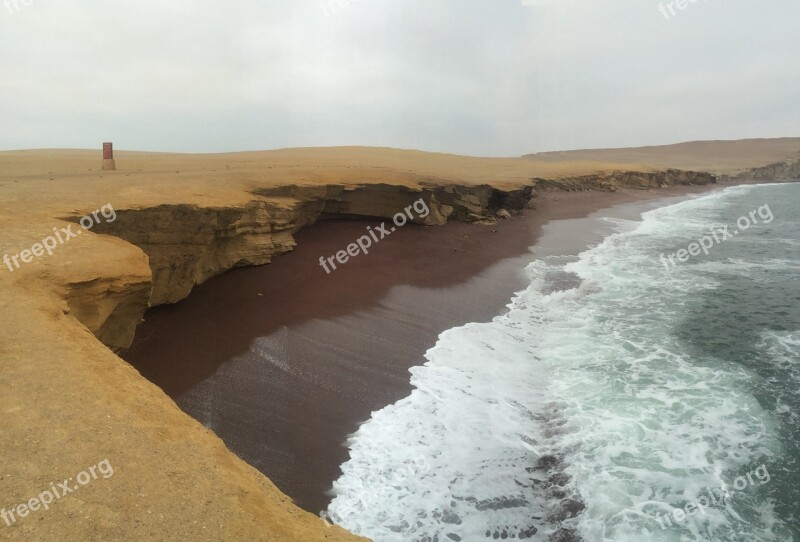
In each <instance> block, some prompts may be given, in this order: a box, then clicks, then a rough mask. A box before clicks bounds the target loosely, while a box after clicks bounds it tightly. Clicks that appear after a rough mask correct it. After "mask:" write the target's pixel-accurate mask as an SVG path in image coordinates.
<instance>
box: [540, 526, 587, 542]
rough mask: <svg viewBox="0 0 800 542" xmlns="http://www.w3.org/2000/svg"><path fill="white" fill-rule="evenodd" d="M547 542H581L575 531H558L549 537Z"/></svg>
mask: <svg viewBox="0 0 800 542" xmlns="http://www.w3.org/2000/svg"><path fill="white" fill-rule="evenodd" d="M547 542H582V539H581V537H580V536H579V535H578V533H577V532H576V531H575V529H559V530H557V531H556V532H554V533H553V534H551V535H550V536H549V537H547Z"/></svg>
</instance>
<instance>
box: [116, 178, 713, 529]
mask: <svg viewBox="0 0 800 542" xmlns="http://www.w3.org/2000/svg"><path fill="white" fill-rule="evenodd" d="M712 188H714V187H677V188H671V189H667V190H659V191H649V192H643V191H626V192H617V193H596V192H579V193H564V192H554V193H545V194H542V195H541V196H540V197H539V198H537V208H536V210H529V211H527V212H526V214H525V215H524V216H521V217H513V218H512V219H511V220H508V221H501V222H500V223H499V224H498V225H497V226H480V225H470V224H461V223H452V224H448V225H446V226H443V227H421V226H406V227H404V228H400V229H398V230H397V231H396V232H395V233H393V234H392V235H391V236H389V237H387V238H386V239H384V240H382V241H381V242H380V243H379V244H377V245H375V246H373V247H372V249H371V251H370V254H369V255H366V256H363V255H362V256H358V257H356V258H354V259H351V260H350V261H349V262H348V263H347V264H345V265H343V266H340V268H339V269H338V270H336V271H334V272H333V273H331V274H326V273H325V271H324V270H323V269H322V268H321V267H320V265H319V257H320V256H325V257H327V256H330V255H332V254H335V253H336V252H337V251H338V250H342V249H343V248H345V246H346V245H347V244H349V243H351V242H353V241H355V239H357V238H358V237H360V236H361V235H363V234H364V231H365V229H366V227H367V226H373V227H374V226H375V225H377V224H379V222H372V221H340V220H337V221H324V222H320V223H318V224H316V225H314V226H311V227H308V228H306V229H304V230H303V231H301V232H300V233H299V234H298V235H297V236H296V237H297V242H298V247H297V249H296V250H295V251H294V252H292V253H291V254H287V255H284V256H281V257H279V258H277V259H276V260H275V261H274V263H273V264H271V265H267V266H263V267H256V268H248V269H240V270H235V271H232V272H229V273H227V274H226V275H224V276H221V277H217V278H215V279H213V280H211V281H209V282H208V283H206V284H204V285H202V286H199V287H197V288H196V289H195V291H194V292H193V293H192V295H191V296H190V297H189V298H188V299H186V300H185V301H183V302H181V303H179V304H177V305H172V306H165V307H159V308H156V309H153V310H152V311H150V312H148V314H147V317H146V322H144V323H143V324H142V325H141V326H140V328H139V330H138V332H137V338H136V341H135V343H134V345H133V346H132V347H131V348H130V349H129V350H127V351H125V352H123V353H122V357H123V358H124V359H126V360H127V361H129V362H130V363H132V364H133V365H134V366H135V367H136V368H137V369H138V370H139V371H140V372H141V373H142V374H143V375H144V376H145V377H147V378H148V379H150V380H151V381H152V382H154V383H156V384H157V385H159V386H161V387H162V389H164V390H165V391H166V392H167V393H168V394H169V395H170V396H171V397H172V398H173V399H174V400H175V401H176V402H177V403H178V405H179V406H180V407H181V408H182V409H184V410H185V411H186V412H187V413H189V414H190V415H192V416H193V417H195V418H196V419H198V420H199V421H200V422H202V423H203V424H204V425H206V426H207V427H209V428H211V429H212V430H214V431H215V432H216V433H217V434H218V435H219V436H220V437H221V438H222V439H223V440H224V441H225V442H226V444H227V445H228V447H229V448H230V449H231V450H232V451H233V452H235V453H236V454H237V455H239V456H240V457H242V458H243V459H244V460H246V461H247V462H249V463H250V464H251V465H253V466H255V467H256V468H258V469H259V470H261V471H262V472H263V473H264V474H265V475H267V476H268V477H269V478H270V479H271V480H272V481H273V482H274V483H275V484H276V485H277V486H278V487H279V488H280V489H281V490H282V491H283V492H284V493H286V494H287V495H289V496H290V497H292V498H293V499H295V501H296V502H297V504H298V505H299V506H301V507H303V508H305V509H306V510H309V511H312V512H314V513H316V512H319V511H320V510H323V509H325V508H326V507H327V504H328V501H329V500H330V498H329V497H328V496H327V495H326V492H327V491H328V490H329V489H330V488H331V485H332V483H333V481H334V480H335V479H337V478H338V477H339V474H340V470H339V466H340V465H341V464H342V463H344V462H345V461H346V460H347V459H348V450H347V449H346V448H345V446H344V444H345V440H346V438H347V436H348V435H349V434H351V433H353V432H354V431H355V430H356V429H357V427H358V424H359V423H361V422H363V421H364V420H366V419H368V418H369V417H370V414H371V413H372V412H373V411H376V410H379V409H381V408H383V407H385V406H387V405H389V404H392V403H394V402H396V401H398V400H399V399H401V398H403V397H405V396H406V395H408V394H409V393H410V391H411V387H410V384H409V374H408V369H409V368H411V367H413V366H417V365H421V364H422V363H424V362H425V359H424V354H425V352H426V351H427V349H428V348H430V347H432V346H433V345H434V344H435V342H436V339H437V337H438V336H439V334H440V333H441V332H442V331H444V330H446V329H449V328H452V327H455V326H459V325H463V324H465V323H468V322H481V321H488V320H491V319H492V318H493V317H495V316H496V315H498V314H500V313H502V312H503V311H504V310H505V306H506V304H508V302H509V301H510V299H511V297H512V296H513V293H514V292H515V291H517V290H519V289H521V288H523V287H524V286H526V280H525V276H524V273H523V269H524V267H525V266H526V265H527V264H528V263H529V262H530V261H532V260H533V259H534V257H535V256H536V255H539V256H541V255H543V253H541V254H534V253H533V252H532V251H531V250H530V247H531V246H532V245H533V244H534V243H535V241H536V239H537V236H538V235H539V234H540V232H541V230H542V227H543V226H544V225H545V224H546V223H547V222H548V221H552V220H559V219H575V218H581V217H585V216H587V215H589V214H590V213H592V212H594V211H597V210H599V209H603V208H607V207H611V206H615V205H621V204H625V203H631V202H641V201H644V200H654V199H661V198H665V197H668V196H677V195H680V194H686V193H690V192H702V191H707V190H709V189H712ZM630 212H631V213H633V214H636V212H635V211H630ZM630 218H635V216H631V217H630ZM586 224H588V223H587V222H580V221H578V222H574V223H572V225H571V226H570V227H565V228H562V229H561V230H560V231H561V237H555V239H556V241H555V244H554V245H552V246H550V247H542V251H550V252H552V251H558V250H564V252H565V253H569V252H574V251H575V248H576V247H578V246H585V245H586V243H590V242H591V239H592V237H593V236H594V237H598V238H599V236H600V235H601V234H602V232H599V231H598V232H591V231H589V232H587V231H581V230H582V228H584V227H585V226H586ZM550 237H551V238H552V236H550ZM540 252H541V251H540Z"/></svg>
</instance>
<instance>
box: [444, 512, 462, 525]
mask: <svg viewBox="0 0 800 542" xmlns="http://www.w3.org/2000/svg"><path fill="white" fill-rule="evenodd" d="M442 522H443V523H449V524H451V525H461V518H460V517H458V514H456V513H454V512H451V511H450V510H445V511H444V514H442Z"/></svg>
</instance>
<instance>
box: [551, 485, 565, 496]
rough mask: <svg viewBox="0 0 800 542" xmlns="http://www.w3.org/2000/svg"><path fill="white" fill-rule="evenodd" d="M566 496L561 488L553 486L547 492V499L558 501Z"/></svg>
mask: <svg viewBox="0 0 800 542" xmlns="http://www.w3.org/2000/svg"><path fill="white" fill-rule="evenodd" d="M566 496H567V492H566V491H564V490H563V489H562V488H561V487H559V486H557V485H554V486H553V487H551V488H550V489H548V490H547V498H548V499H552V500H560V499H563V498H565V497H566Z"/></svg>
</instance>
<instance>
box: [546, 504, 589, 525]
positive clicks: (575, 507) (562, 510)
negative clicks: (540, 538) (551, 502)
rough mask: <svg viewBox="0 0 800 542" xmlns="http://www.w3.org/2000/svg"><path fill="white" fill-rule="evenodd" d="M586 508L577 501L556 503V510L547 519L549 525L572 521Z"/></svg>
mask: <svg viewBox="0 0 800 542" xmlns="http://www.w3.org/2000/svg"><path fill="white" fill-rule="evenodd" d="M584 509H586V506H585V505H584V504H583V503H582V502H581V501H579V500H575V499H565V500H563V501H561V502H560V503H558V506H557V507H556V509H555V510H554V511H553V512H552V513H551V514H550V515H549V516H548V517H547V521H549V522H550V523H560V522H562V521H564V520H567V519H572V518H574V517H576V516H577V515H578V514H580V513H581V512H583V511H584Z"/></svg>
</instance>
